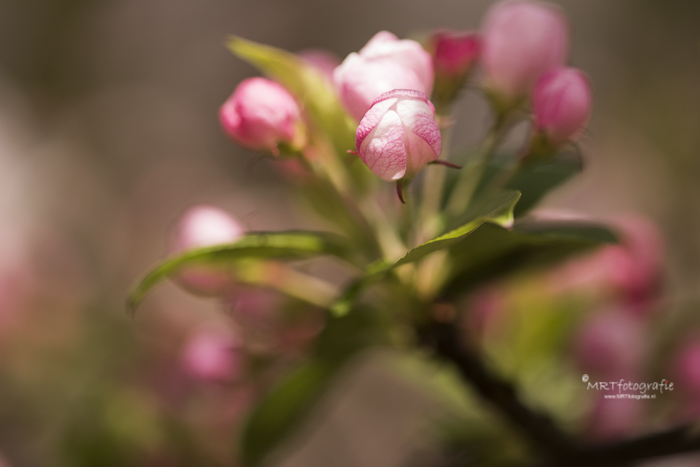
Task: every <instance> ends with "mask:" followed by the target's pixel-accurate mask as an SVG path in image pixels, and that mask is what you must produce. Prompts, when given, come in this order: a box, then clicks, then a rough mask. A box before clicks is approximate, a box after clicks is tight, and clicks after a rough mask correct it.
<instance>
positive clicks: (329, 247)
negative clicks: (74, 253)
mask: <svg viewBox="0 0 700 467" xmlns="http://www.w3.org/2000/svg"><path fill="white" fill-rule="evenodd" d="M346 246H347V242H346V241H345V240H344V239H343V237H340V236H338V235H334V234H329V233H319V232H303V231H288V232H268V233H249V234H247V235H244V236H243V237H242V238H241V239H240V240H238V241H237V242H235V243H229V244H223V245H215V246H210V247H204V248H198V249H195V250H189V251H187V252H185V253H183V254H180V255H178V256H175V257H173V258H170V259H167V260H165V261H164V262H162V263H161V264H159V265H158V266H156V267H155V268H153V269H152V270H151V272H149V273H148V274H147V275H146V276H145V277H144V278H143V279H142V280H141V281H140V282H139V284H138V285H137V286H136V287H135V288H134V289H133V290H132V291H131V293H130V294H129V298H128V300H127V305H128V307H129V309H130V310H134V308H135V307H136V306H137V305H138V304H139V303H140V302H141V301H142V300H143V299H144V297H145V296H146V295H147V294H148V292H149V291H151V289H153V287H155V286H156V285H158V284H160V283H161V282H163V281H164V280H166V279H169V278H172V277H173V276H175V275H176V274H177V273H178V272H179V271H180V270H181V269H182V268H183V267H186V266H191V265H193V264H226V265H230V266H233V267H235V262H236V261H238V260H249V259H290V260H291V259H302V258H307V257H311V256H318V255H325V254H333V255H336V256H338V257H341V258H348V251H347V249H346Z"/></svg>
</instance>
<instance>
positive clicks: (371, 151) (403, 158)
mask: <svg viewBox="0 0 700 467" xmlns="http://www.w3.org/2000/svg"><path fill="white" fill-rule="evenodd" d="M355 144H356V146H357V152H358V154H359V156H360V157H361V158H362V161H363V162H364V163H365V164H367V167H369V169H370V170H371V171H372V173H374V174H375V175H377V176H378V177H380V178H382V179H383V180H387V181H392V180H400V179H403V178H408V179H410V178H412V177H414V176H415V175H416V174H418V172H420V171H421V170H422V169H423V167H425V166H426V165H427V164H428V163H430V162H432V161H434V160H436V159H437V158H438V157H439V156H440V152H441V150H442V138H441V136H440V129H439V128H438V125H437V123H436V122H435V108H434V107H433V104H431V102H430V101H429V100H428V98H427V97H426V96H425V94H423V93H422V92H419V91H415V90H410V89H395V90H393V91H390V92H387V93H384V94H382V95H381V96H379V97H377V99H376V100H375V101H374V102H373V103H372V107H371V109H369V111H367V113H366V114H365V116H364V117H363V118H362V121H361V122H360V126H358V127H357V133H356V134H355Z"/></svg>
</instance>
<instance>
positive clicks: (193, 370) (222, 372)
mask: <svg viewBox="0 0 700 467" xmlns="http://www.w3.org/2000/svg"><path fill="white" fill-rule="evenodd" d="M240 347H241V344H240V342H239V340H238V339H237V338H236V336H234V335H233V334H232V333H231V332H227V331H225V330H223V329H218V328H203V329H201V330H199V331H197V332H196V333H195V334H194V335H193V336H191V337H190V339H189V340H188V341H187V344H186V345H185V349H184V351H183V355H182V362H183V365H184V367H185V370H187V372H188V373H189V374H190V375H192V376H194V377H195V378H198V379H202V380H210V381H226V380H231V379H235V378H236V377H237V376H239V375H240V373H241V371H242V355H241V348H240Z"/></svg>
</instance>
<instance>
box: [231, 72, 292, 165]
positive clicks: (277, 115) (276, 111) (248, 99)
mask: <svg viewBox="0 0 700 467" xmlns="http://www.w3.org/2000/svg"><path fill="white" fill-rule="evenodd" d="M219 119H220V121H221V125H222V126H223V128H224V130H225V131H226V133H228V135H229V136H231V137H232V138H233V139H235V140H236V141H238V142H239V143H240V144H242V145H243V146H247V147H249V148H251V149H266V150H271V151H273V152H276V151H277V146H278V145H279V144H286V145H289V146H292V147H295V148H300V147H301V146H302V145H303V143H304V139H305V136H304V130H303V125H302V120H301V112H300V110H299V105H298V104H297V102H296V101H295V100H294V97H292V95H291V94H290V93H289V92H288V91H287V90H286V89H285V88H284V87H282V86H281V85H280V84H278V83H276V82H274V81H270V80H269V79H265V78H249V79H246V80H244V81H242V82H241V83H240V84H239V85H238V87H237V88H236V90H235V91H234V93H233V94H232V95H231V97H229V98H228V100H227V101H226V102H225V103H224V105H222V106H221V110H220V111H219Z"/></svg>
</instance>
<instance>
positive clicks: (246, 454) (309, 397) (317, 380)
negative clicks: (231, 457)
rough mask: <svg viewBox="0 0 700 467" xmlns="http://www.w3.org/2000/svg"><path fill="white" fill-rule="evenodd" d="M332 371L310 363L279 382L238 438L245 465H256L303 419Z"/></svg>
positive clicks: (311, 361)
mask: <svg viewBox="0 0 700 467" xmlns="http://www.w3.org/2000/svg"><path fill="white" fill-rule="evenodd" d="M331 375H332V368H330V367H329V366H328V365H326V364H323V363H322V362H319V361H315V360H309V361H308V362H306V363H304V364H302V365H301V366H299V367H298V368H297V369H296V370H294V371H293V372H292V373H291V374H289V375H288V376H287V377H286V378H285V379H284V380H283V381H281V382H280V383H279V384H278V385H277V386H276V387H275V388H274V389H273V390H272V391H271V392H270V393H269V394H267V395H266V396H265V398H264V399H263V401H262V402H261V403H260V404H259V405H258V406H257V407H256V408H255V410H254V411H253V413H252V414H251V416H250V418H249V419H248V421H247V423H246V425H245V427H244V430H243V433H242V437H241V458H242V460H243V463H244V465H247V466H256V465H259V464H260V463H261V462H262V460H263V459H264V458H265V457H267V456H268V455H269V454H270V453H271V452H272V450H273V449H274V447H276V446H277V445H278V444H279V443H280V442H281V441H282V440H283V439H285V438H286V436H287V435H288V434H289V432H290V431H291V430H292V429H293V428H294V427H296V426H297V424H298V423H299V422H301V420H303V418H304V415H305V413H306V412H307V411H308V410H309V408H310V407H309V406H310V405H311V403H312V402H313V401H314V400H315V399H317V398H318V396H319V393H320V392H321V391H322V389H323V388H324V387H325V385H326V383H327V382H328V379H329V377H330V376H331Z"/></svg>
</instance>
